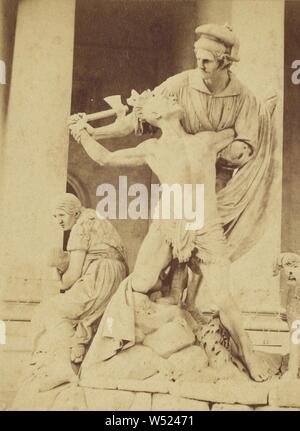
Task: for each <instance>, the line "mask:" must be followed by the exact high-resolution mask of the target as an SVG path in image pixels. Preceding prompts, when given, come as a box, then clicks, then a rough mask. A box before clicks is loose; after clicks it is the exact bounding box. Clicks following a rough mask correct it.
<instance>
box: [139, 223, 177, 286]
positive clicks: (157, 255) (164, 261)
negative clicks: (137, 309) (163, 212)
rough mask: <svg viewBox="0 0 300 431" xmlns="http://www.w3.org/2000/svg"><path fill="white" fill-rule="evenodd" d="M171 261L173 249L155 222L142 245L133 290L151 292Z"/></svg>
mask: <svg viewBox="0 0 300 431" xmlns="http://www.w3.org/2000/svg"><path fill="white" fill-rule="evenodd" d="M171 259H172V252H171V247H170V246H169V244H167V242H166V241H165V239H164V237H163V235H162V233H161V231H160V228H159V226H158V225H157V224H156V223H155V222H153V223H152V225H151V226H150V229H149V231H148V233H147V235H146V237H145V239H144V241H143V243H142V245H141V248H140V250H139V253H138V256H137V259H136V263H135V266H134V270H133V273H132V275H131V276H132V287H133V289H134V290H135V291H137V292H142V293H147V292H149V290H151V288H152V287H153V286H155V285H156V283H157V280H158V278H159V276H160V273H161V271H162V270H163V269H164V268H166V267H167V266H168V265H169V263H170V262H171Z"/></svg>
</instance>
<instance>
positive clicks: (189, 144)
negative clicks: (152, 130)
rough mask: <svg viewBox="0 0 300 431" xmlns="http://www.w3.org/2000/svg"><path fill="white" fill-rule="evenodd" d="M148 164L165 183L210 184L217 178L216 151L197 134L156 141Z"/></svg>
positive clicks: (150, 152)
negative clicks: (214, 155) (215, 175)
mask: <svg viewBox="0 0 300 431" xmlns="http://www.w3.org/2000/svg"><path fill="white" fill-rule="evenodd" d="M147 163H148V165H149V167H150V168H151V170H152V171H153V172H154V173H155V174H156V175H157V177H158V178H159V180H160V182H161V183H166V184H205V183H206V184H207V183H208V182H209V181H210V180H212V181H213V180H214V172H215V160H214V157H213V154H212V153H211V151H210V150H209V149H208V147H207V146H206V145H205V144H204V145H202V143H201V142H199V140H197V139H196V137H195V136H193V135H186V136H185V137H184V138H181V139H179V138H177V139H175V138H173V137H172V138H170V139H166V138H164V139H163V138H160V139H158V140H156V141H154V142H153V144H152V146H151V150H150V151H149V154H148V156H147Z"/></svg>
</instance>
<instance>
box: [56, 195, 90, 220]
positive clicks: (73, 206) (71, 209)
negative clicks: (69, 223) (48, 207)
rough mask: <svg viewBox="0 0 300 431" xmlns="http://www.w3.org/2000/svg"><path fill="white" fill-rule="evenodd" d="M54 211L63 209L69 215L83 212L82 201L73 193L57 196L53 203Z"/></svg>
mask: <svg viewBox="0 0 300 431" xmlns="http://www.w3.org/2000/svg"><path fill="white" fill-rule="evenodd" d="M53 208H54V209H61V210H63V211H65V212H66V213H67V214H70V215H74V214H78V213H80V212H81V211H82V209H83V206H82V205H81V202H80V200H79V199H78V198H77V197H76V196H75V195H73V194H72V193H63V194H61V195H59V196H57V197H56V198H55V200H54V203H53Z"/></svg>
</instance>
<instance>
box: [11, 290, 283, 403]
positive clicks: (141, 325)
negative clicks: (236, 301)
mask: <svg viewBox="0 0 300 431" xmlns="http://www.w3.org/2000/svg"><path fill="white" fill-rule="evenodd" d="M133 295H134V303H135V330H136V344H135V345H134V346H132V347H130V348H128V349H125V350H123V351H121V352H119V353H117V354H116V355H115V356H113V357H111V358H110V359H108V360H106V361H102V362H99V363H98V364H95V365H94V366H91V367H86V368H84V367H83V370H82V372H80V373H79V376H78V377H76V376H75V374H74V376H75V378H74V379H73V381H72V379H71V381H65V382H63V381H60V382H59V384H58V385H55V386H56V387H53V385H52V388H51V382H50V381H49V382H48V385H49V387H48V390H46V391H45V390H42V391H41V388H40V384H39V382H38V379H36V378H33V377H34V376H30V378H29V379H28V381H27V382H28V383H27V384H25V385H24V384H23V385H22V388H21V389H20V391H19V392H18V394H17V397H16V399H15V402H14V405H13V407H12V410H40V409H41V410H43V409H47V410H51V409H52V410H65V409H70V410H86V409H91V410H93V409H98V410H101V405H102V404H103V403H104V404H105V407H104V404H103V410H126V409H127V407H128V406H127V404H128V403H129V404H130V406H129V407H130V408H132V409H135V408H136V409H144V408H145V409H146V405H144V407H143V408H139V407H141V406H136V407H134V399H135V397H137V400H144V399H146V398H147V400H148V401H149V397H150V398H151V400H152V401H151V403H152V404H153V402H154V401H155V400H156V401H155V402H156V403H158V407H159V406H160V407H159V408H158V407H157V409H167V408H166V407H164V408H163V405H161V402H163V403H166V399H165V398H164V397H162V395H163V394H169V396H172V397H173V398H172V400H173V401H172V402H173V403H174V402H175V401H174V400H175V399H176V400H177V401H176V402H179V401H178V400H179V399H181V398H182V399H183V400H185V401H180V403H181V404H180V406H181V407H182V409H183V410H185V409H189V410H193V409H196V410H197V406H196V404H195V403H200V404H199V406H200V407H201V406H202V404H203V402H202V401H205V403H206V404H207V402H208V401H211V402H214V401H215V402H221V403H222V400H223V403H226V402H228V400H231V401H229V402H230V403H236V402H238V403H239V402H240V403H241V397H242V398H243V397H244V400H243V402H244V403H246V404H247V405H249V404H255V403H256V402H254V401H255V397H256V396H257V394H260V395H258V397H260V398H258V400H257V401H258V402H257V404H260V403H261V404H264V402H263V399H262V398H263V396H262V393H263V394H265V392H266V388H268V389H269V386H268V385H269V383H267V384H262V383H254V382H253V381H252V380H251V379H250V377H249V375H248V373H247V371H246V370H245V369H244V367H243V365H242V364H241V362H240V361H239V360H238V359H237V358H236V357H235V356H234V355H233V354H232V352H231V344H232V343H231V341H230V339H229V337H228V334H227V333H226V331H225V330H224V328H223V326H222V324H221V322H220V320H219V317H218V316H213V317H211V318H209V319H208V318H207V317H205V316H203V315H201V314H200V313H199V312H196V311H195V310H191V312H189V311H187V310H185V309H182V308H180V307H178V306H174V305H165V304H159V303H155V302H153V301H151V300H150V299H149V297H148V296H147V295H145V294H141V293H136V292H134V293H133ZM274 364H276V366H277V369H279V367H280V365H281V358H280V357H275V358H274ZM53 366H54V367H55V366H56V369H57V372H58V373H59V369H60V367H59V364H58V363H57V362H56V364H55V363H54V364H53ZM62 371H63V370H62ZM54 377H55V376H54ZM56 377H57V376H56ZM240 385H246V386H247V387H245V388H244V390H243V391H242V392H241V391H240ZM254 387H255V390H254ZM259 387H260V389H259ZM234 388H235V389H234ZM203 390H204V393H201V391H203ZM220 390H221V392H220ZM191 391H192V392H191ZM199 391H200V393H199ZM218 391H219V392H218ZM249 391H250V392H249ZM253 391H254V392H253ZM255 391H258V392H257V394H256V393H255ZM106 392H108V393H107V394H106ZM92 393H94V396H93V397H91V396H90V395H91V394H92ZM197 393H198V395H197ZM218 393H219V395H218ZM87 394H90V395H87ZM138 394H139V396H138ZM220 394H221V395H220ZM247 394H248V395H247ZM249 394H250V395H249ZM251 394H252V395H251ZM251 396H252V398H253V400H251ZM86 397H88V398H89V399H90V401H89V402H87V398H86ZM97 397H98V400H97ZM103 397H105V402H104V401H103ZM174 397H175V398H174ZM199 397H200V398H199ZM247 397H248V398H247ZM210 398H211V399H210ZM110 399H111V401H109V400H110ZM91 400H92V401H91ZM116 400H119V401H116ZM122 400H123V401H122ZM192 400H198V401H197V402H196V401H192ZM199 400H201V402H200V401H199ZM136 402H137V401H136ZM139 402H140V401H139ZM141 402H142V401H141ZM143 402H144V401H143ZM91 403H92V404H93V405H92V404H91ZM95 403H96V404H97V403H98V407H96V404H95ZM101 403H102V404H101ZM109 403H111V404H109ZM116 403H117V405H116ZM118 403H120V404H118ZM124 403H125V404H126V406H125V404H124ZM151 403H150V404H149V405H148V409H149V410H152V409H153V405H152V404H151ZM187 403H188V405H187ZM193 403H194V404H193ZM205 403H204V404H205ZM167 404H168V403H167ZM206 404H205V405H206ZM241 404H243V403H241ZM171 405H172V403H171ZM46 406H47V408H46ZM178 406H179V405H177V407H176V408H177V409H181V407H180V406H179V407H180V408H179V407H178ZM199 406H198V407H199ZM129 407H128V408H129ZM154 407H155V406H154ZM173 407H174V406H173ZM202 407H203V406H202ZM202 407H201V408H202ZM176 408H174V409H173V408H172V409H173V410H176Z"/></svg>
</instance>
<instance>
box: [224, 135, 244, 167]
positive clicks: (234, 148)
mask: <svg viewBox="0 0 300 431" xmlns="http://www.w3.org/2000/svg"><path fill="white" fill-rule="evenodd" d="M218 158H219V159H220V160H221V161H222V162H223V163H224V164H225V165H228V166H229V167H234V168H240V167H242V166H244V165H245V164H246V163H247V162H248V161H249V160H250V159H251V158H252V148H251V147H250V146H249V145H248V144H246V143H245V142H242V141H233V142H232V143H231V144H229V145H228V146H227V147H225V148H224V149H223V150H222V151H220V152H219V153H218Z"/></svg>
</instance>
